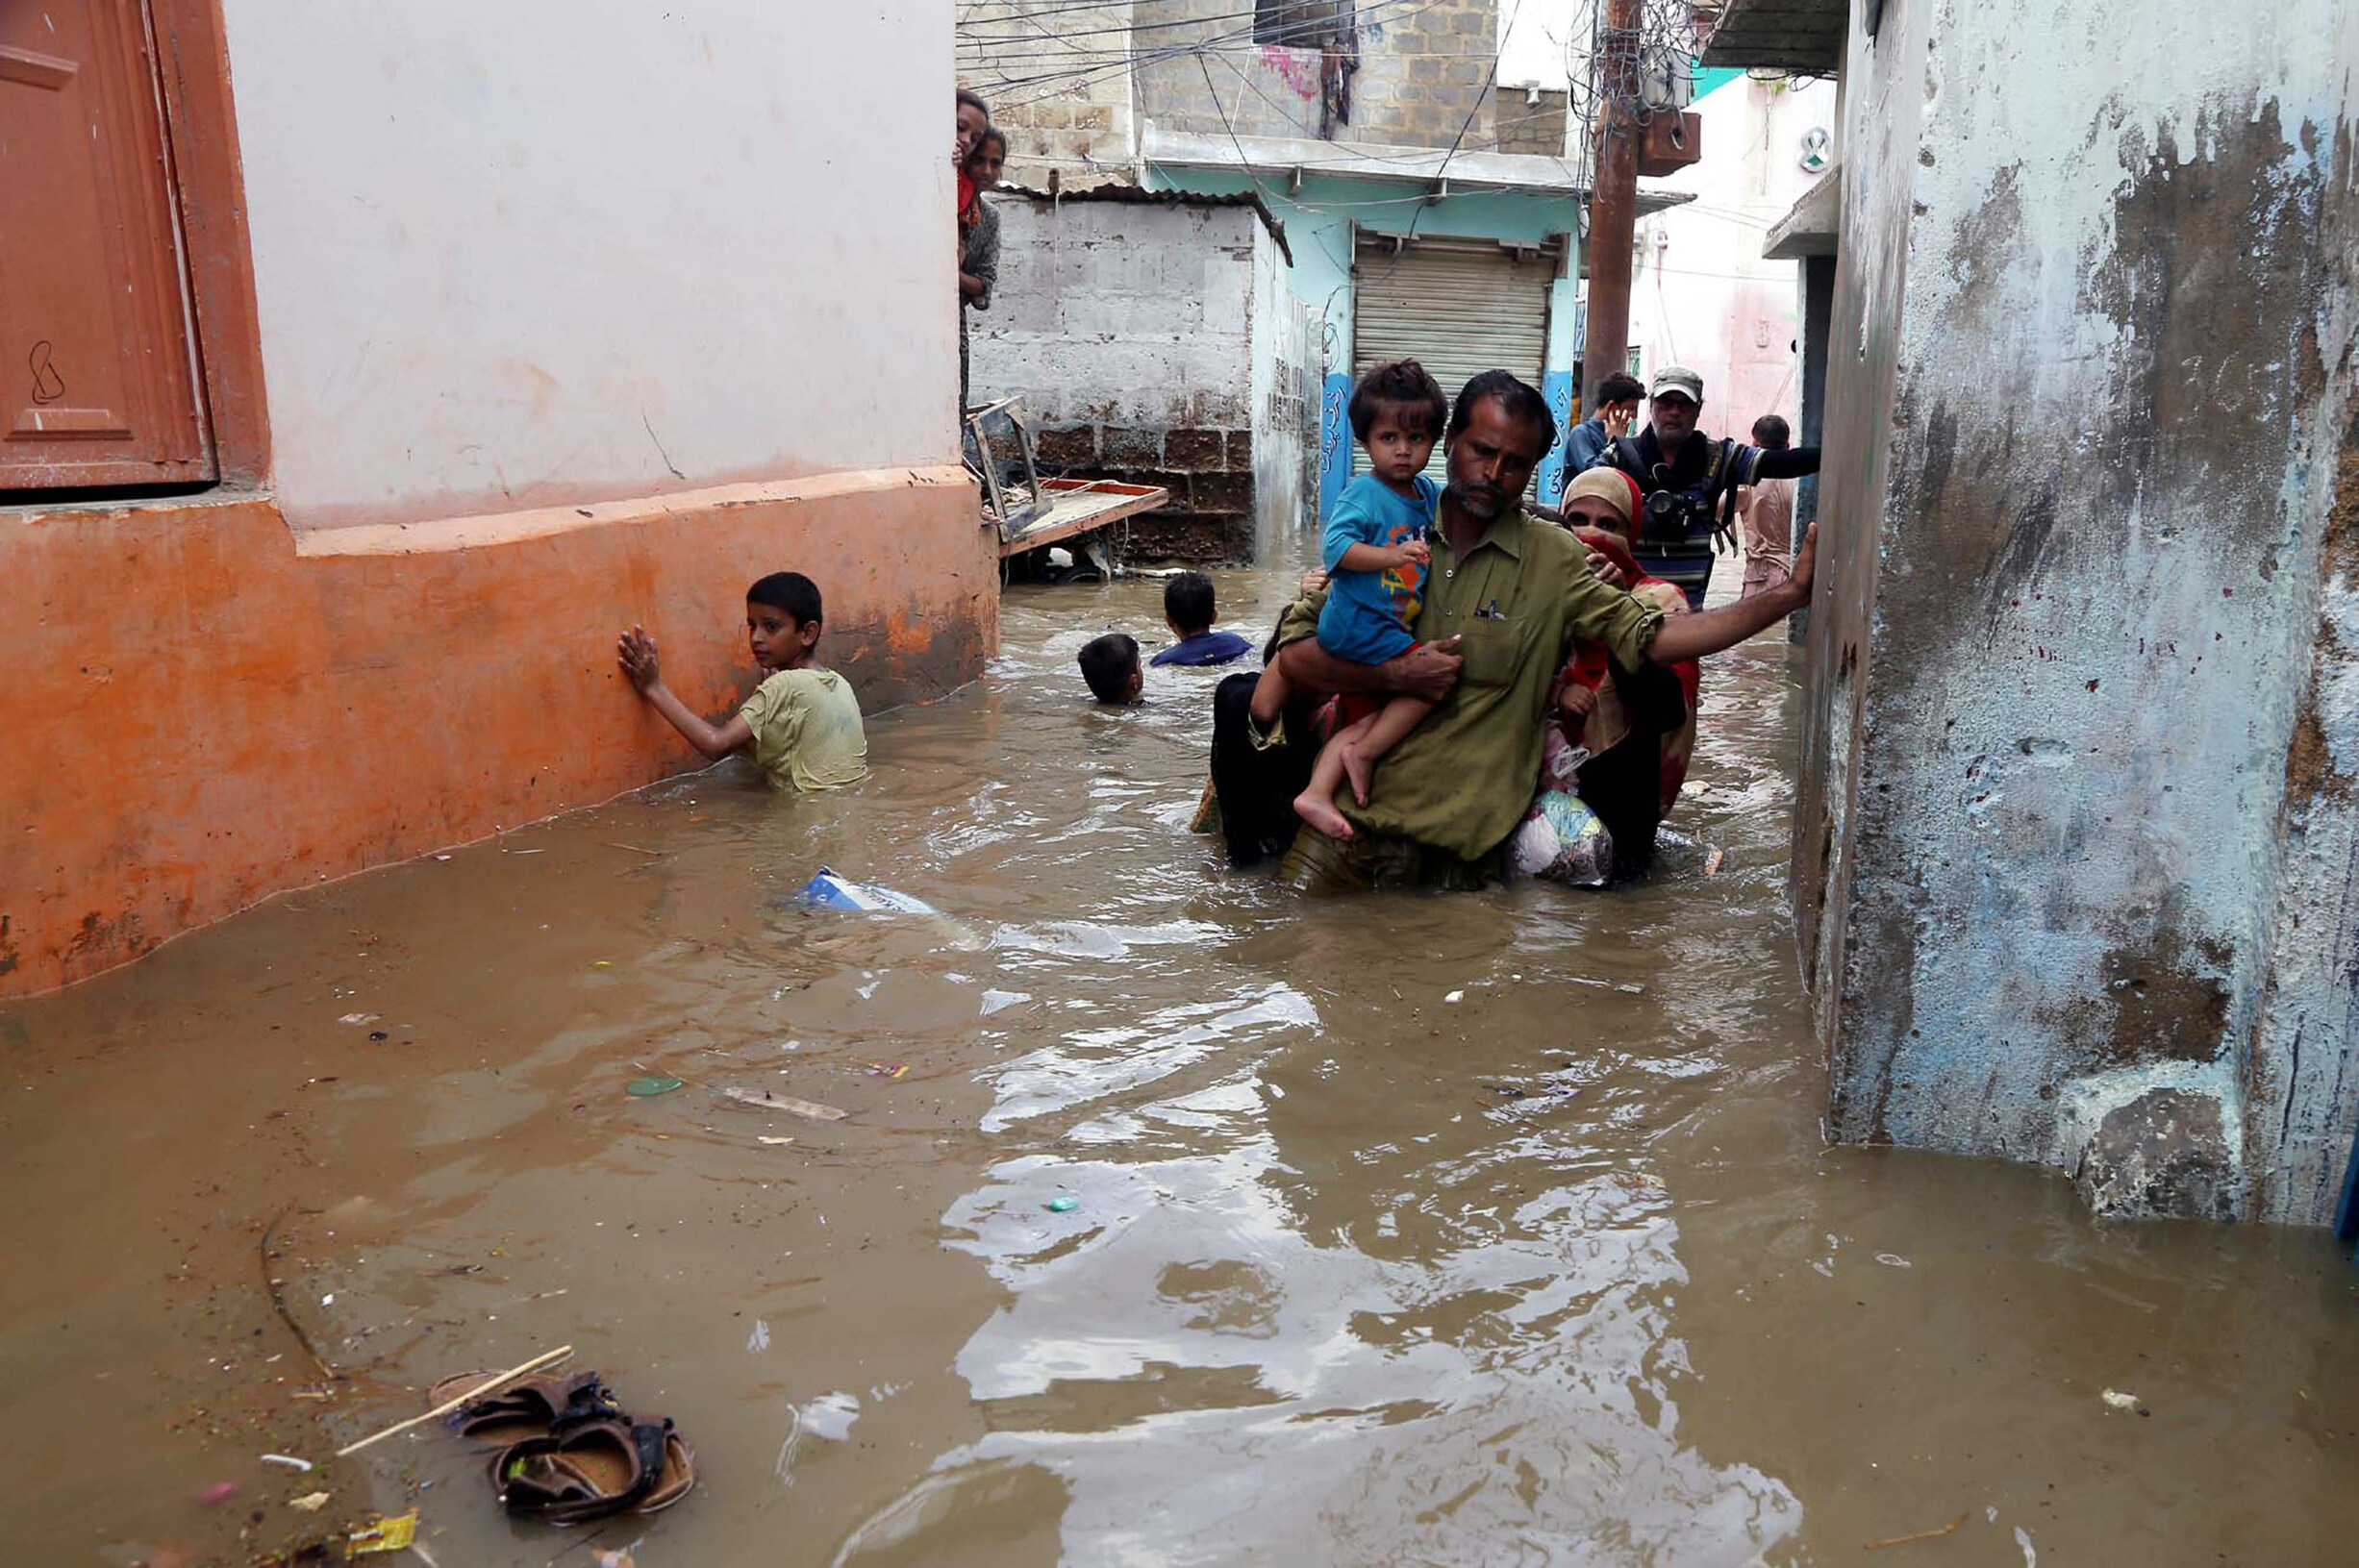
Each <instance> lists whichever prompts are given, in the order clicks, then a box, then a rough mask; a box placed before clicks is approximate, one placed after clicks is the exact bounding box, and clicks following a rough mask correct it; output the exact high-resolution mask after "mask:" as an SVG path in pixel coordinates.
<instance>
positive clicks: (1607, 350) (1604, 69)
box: [1581, 0, 1642, 414]
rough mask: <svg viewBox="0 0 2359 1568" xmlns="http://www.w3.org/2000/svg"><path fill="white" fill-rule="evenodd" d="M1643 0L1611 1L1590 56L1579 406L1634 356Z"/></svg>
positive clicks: (1588, 407)
mask: <svg viewBox="0 0 2359 1568" xmlns="http://www.w3.org/2000/svg"><path fill="white" fill-rule="evenodd" d="M1641 3H1642V0H1605V27H1604V28H1603V30H1602V31H1601V33H1600V35H1599V37H1598V39H1597V51H1596V53H1595V54H1594V56H1593V57H1592V58H1591V61H1590V70H1591V72H1592V73H1593V74H1592V76H1591V79H1590V80H1591V93H1590V101H1591V102H1592V103H1594V104H1595V105H1596V113H1597V162H1596V172H1595V173H1594V175H1593V176H1592V177H1591V180H1590V191H1589V326H1588V335H1587V339H1586V341H1585V342H1584V344H1583V346H1582V351H1581V411H1582V412H1583V413H1585V414H1586V413H1588V412H1589V411H1592V410H1594V409H1595V408H1596V406H1597V384H1598V383H1599V382H1601V381H1603V380H1605V378H1606V377H1608V376H1610V375H1612V374H1614V373H1615V372H1616V371H1618V370H1620V369H1621V368H1623V365H1624V364H1625V362H1626V361H1628V360H1629V358H1630V249H1631V243H1632V238H1631V236H1632V234H1633V231H1635V230H1636V228H1637V226H1638V142H1639V125H1638V116H1637V113H1636V110H1637V99H1638V79H1639V76H1638V73H1639V58H1638V43H1639V21H1640V15H1639V8H1640V5H1641Z"/></svg>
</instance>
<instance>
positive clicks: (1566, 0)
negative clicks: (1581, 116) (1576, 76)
mask: <svg viewBox="0 0 2359 1568" xmlns="http://www.w3.org/2000/svg"><path fill="white" fill-rule="evenodd" d="M1597 5H1598V0H1506V3H1505V4H1504V5H1502V6H1500V8H1499V17H1498V20H1499V32H1498V38H1499V69H1498V78H1497V80H1498V85H1499V86H1500V87H1502V88H1507V87H1540V88H1543V89H1546V88H1554V89H1555V90H1556V91H1558V92H1563V91H1565V90H1566V88H1567V87H1568V86H1569V85H1570V83H1571V81H1572V72H1573V71H1574V69H1575V68H1580V69H1583V70H1586V68H1587V62H1588V59H1589V40H1590V29H1591V24H1592V23H1593V22H1594V20H1595V17H1596V10H1597Z"/></svg>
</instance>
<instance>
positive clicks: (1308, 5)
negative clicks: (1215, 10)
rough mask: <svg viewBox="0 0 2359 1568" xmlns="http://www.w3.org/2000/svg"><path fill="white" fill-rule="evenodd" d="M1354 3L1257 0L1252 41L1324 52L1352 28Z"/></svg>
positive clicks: (1317, 0) (1330, 0)
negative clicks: (1324, 49) (1352, 5)
mask: <svg viewBox="0 0 2359 1568" xmlns="http://www.w3.org/2000/svg"><path fill="white" fill-rule="evenodd" d="M1351 13H1352V7H1351V0H1254V3H1253V41H1254V42H1256V43H1279V44H1285V45H1287V46H1289V47H1291V48H1295V49H1323V48H1325V47H1326V46H1327V45H1328V44H1329V43H1331V42H1333V41H1334V40H1335V38H1336V37H1338V36H1339V35H1341V34H1342V33H1343V32H1344V31H1345V30H1346V29H1347V28H1348V27H1349V26H1350V25H1351Z"/></svg>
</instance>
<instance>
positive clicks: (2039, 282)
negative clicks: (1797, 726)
mask: <svg viewBox="0 0 2359 1568" xmlns="http://www.w3.org/2000/svg"><path fill="white" fill-rule="evenodd" d="M2354 62H2359V10H2354V9H2353V8H2351V7H2349V6H2347V5H2346V4H2343V3H2341V0H2288V3H2286V4H2282V5H2278V6H2272V7H2263V8H2251V7H2246V8H2210V9H2208V10H2207V9H2204V8H2195V9H2187V8H2160V9H2155V8H2145V9H2142V8H2135V7H2133V8H2127V9H2122V8H2114V9H2111V10H2098V11H2092V10H2086V9H2084V10H2078V11H2074V10H2070V9H2067V10H2062V11H2060V10H2057V9H2056V8H2052V7H2045V6H2039V5H2034V4H2031V3H2029V0H2001V3H1998V4H1993V5H1986V6H1963V5H1943V6H1920V5H1913V4H1912V5H1898V6H1890V7H1887V8H1885V11H1884V20H1883V27H1882V30H1881V34H1880V36H1879V37H1876V38H1874V39H1872V40H1871V39H1870V38H1868V37H1867V36H1866V33H1865V28H1864V26H1863V25H1862V23H1861V21H1860V18H1859V17H1858V15H1857V14H1856V12H1855V15H1854V20H1853V27H1852V42H1851V49H1850V57H1849V60H1848V62H1847V66H1846V76H1845V98H1846V117H1847V125H1846V128H1845V137H1844V147H1845V183H1844V205H1845V213H1844V223H1843V235H1844V240H1843V246H1844V249H1843V257H1842V261H1841V264H1840V270H1839V275H1838V280H1837V285H1836V291H1835V305H1834V318H1835V320H1834V331H1833V340H1832V356H1831V358H1832V364H1831V366H1830V371H1829V381H1828V408H1827V419H1826V425H1827V443H1828V448H1827V450H1828V455H1829V456H1828V462H1827V466H1826V470H1825V472H1824V474H1823V475H1822V478H1821V489H1820V517H1821V526H1822V527H1824V528H1826V529H1827V530H1828V533H1827V535H1826V538H1825V544H1826V549H1825V560H1824V563H1823V566H1822V570H1821V574H1820V585H1821V586H1820V590H1819V595H1818V607H1817V613H1816V614H1815V615H1814V624H1813V627H1812V637H1811V682H1810V701H1809V705H1808V718H1807V722H1806V734H1805V737H1804V787H1803V791H1802V796H1801V799H1800V802H1799V805H1798V809H1797V814H1796V821H1795V852H1796V853H1795V881H1794V902H1795V912H1796V916H1797V921H1798V925H1799V930H1800V937H1801V944H1802V957H1803V961H1804V966H1805V969H1806V971H1807V973H1808V974H1809V976H1810V978H1811V980H1812V982H1813V984H1814V987H1815V991H1816V996H1817V1002H1818V1009H1819V1021H1820V1026H1821V1030H1822V1033H1823V1035H1824V1038H1825V1041H1826V1046H1827V1051H1828V1058H1829V1063H1830V1066H1831V1069H1832V1089H1831V1093H1832V1106H1831V1120H1832V1123H1833V1127H1834V1130H1835V1132H1836V1135H1837V1136H1838V1137H1841V1138H1844V1139H1846V1140H1852V1141H1865V1142H1892V1143H1901V1144H1914V1145H1921V1146H1927V1147H1933V1148H1942V1149H1953V1150H1966V1151H1973V1152H1982V1153H1995V1154H2001V1155H2006V1156H2009V1157H2015V1158H2019V1159H2025V1160H2034V1161H2044V1162H2046V1163H2049V1164H2052V1165H2055V1166H2056V1167H2058V1168H2059V1169H2061V1170H2064V1171H2067V1172H2072V1173H2076V1174H2077V1175H2078V1176H2079V1178H2080V1180H2081V1181H2082V1183H2083V1185H2084V1187H2085V1188H2086V1189H2087V1190H2088V1191H2089V1193H2090V1195H2091V1197H2092V1199H2093V1200H2094V1201H2095V1202H2096V1203H2097V1204H2098V1205H2099V1206H2100V1207H2104V1208H2106V1209H2108V1210H2113V1211H2124V1212H2136V1211H2145V1210H2148V1209H2154V1208H2164V1209H2174V1210H2180V1211H2191V1212H2199V1213H2209V1214H2221V1215H2226V1214H2241V1215H2247V1216H2256V1217H2266V1218H2272V1219H2289V1220H2306V1221H2317V1220H2321V1219H2323V1218H2325V1217H2326V1211H2325V1207H2324V1205H2325V1203H2326V1202H2327V1189H2328V1188H2329V1186H2330V1185H2331V1184H2332V1182H2333V1181H2334V1180H2335V1178H2336V1177H2337V1176H2339V1173H2340V1169H2341V1165H2342V1162H2343V1160H2344V1159H2345V1157H2346V1155H2347V1151H2348V1150H2349V1147H2350V1142H2351V1128H2352V1120H2353V1116H2354V1114H2359V1092H2354V1090H2355V1087H2359V1063H2354V1059H2353V1053H2354V1050H2355V1049H2359V1034H2355V1033H2354V1029H2353V1025H2354V1021H2355V1020H2354V1011H2353V995H2352V986H2353V980H2352V973H2351V963H2352V958H2351V955H2352V953H2353V951H2354V941H2355V938H2359V931H2355V930H2354V922H2355V917H2354V913H2353V908H2354V904H2355V903H2359V860H2355V859H2354V835H2353V800H2352V796H2351V781H2352V780H2353V778H2355V777H2359V675H2354V673H2353V671H2352V668H2351V664H2350V660H2351V659H2352V658H2353V656H2354V653H2359V596H2355V595H2359V577H2355V576H2354V565H2355V564H2359V562H2355V561H2354V554H2355V552H2354V548H2353V546H2352V544H2351V542H2350V540H2351V537H2352V534H2351V517H2352V508H2353V505H2354V493H2355V487H2354V485H2353V484H2352V482H2351V480H2350V477H2349V462H2350V459H2349V457H2348V452H2349V445H2350V442H2351V440H2352V429H2351V422H2350V420H2351V415H2350V402H2349V394H2350V390H2351V380H2352V358H2351V356H2352V341H2353V331H2354V313H2355V311H2359V300H2355V299H2354V278H2353V261H2352V257H2353V253H2354V243H2353V242H2354V237H2355V236H2354V229H2353V225H2354V220H2355V218H2359V165H2355V164H2354V135H2355V134H2359V115H2355V112H2354V108H2353V98H2352V85H2351V84H2352V75H2351V73H2352V71H2353V69H2354ZM2338 485H2341V486H2342V489H2341V492H2340V496H2339V497H2338Z"/></svg>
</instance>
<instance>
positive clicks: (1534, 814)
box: [1507, 789, 1614, 887]
mask: <svg viewBox="0 0 2359 1568" xmlns="http://www.w3.org/2000/svg"><path fill="white" fill-rule="evenodd" d="M1507 863H1508V865H1509V866H1510V867H1511V868H1512V869H1513V870H1514V871H1515V873H1516V874H1517V875H1518V876H1521V877H1545V878H1547V879H1548V880H1549V881H1551V882H1562V883H1569V884H1572V885H1573V886H1575V887H1602V886H1604V885H1605V884H1606V879H1607V878H1608V877H1610V876H1611V875H1612V874H1613V871H1614V835H1613V834H1609V833H1607V832H1606V831H1605V824H1604V823H1602V822H1600V821H1598V820H1597V813H1596V812H1594V811H1593V810H1591V809H1589V805H1588V803H1587V802H1585V801H1583V800H1582V799H1581V797H1580V796H1578V795H1576V794H1574V793H1573V792H1572V791H1571V790H1569V789H1543V790H1541V791H1540V793H1539V794H1538V795H1536V796H1535V797H1533V800H1532V809H1531V810H1529V811H1528V812H1526V813H1525V814H1524V818H1523V820H1522V821H1521V822H1520V823H1518V824H1517V826H1516V831H1515V832H1514V833H1513V834H1509V835H1508V839H1507Z"/></svg>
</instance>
